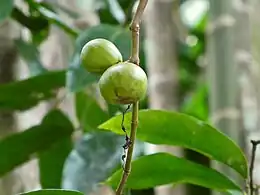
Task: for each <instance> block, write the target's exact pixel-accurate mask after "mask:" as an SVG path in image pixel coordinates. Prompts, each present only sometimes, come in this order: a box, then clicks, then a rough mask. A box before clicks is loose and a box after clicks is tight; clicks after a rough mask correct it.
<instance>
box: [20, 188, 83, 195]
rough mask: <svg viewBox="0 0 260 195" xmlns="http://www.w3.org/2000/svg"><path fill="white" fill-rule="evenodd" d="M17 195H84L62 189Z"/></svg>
mask: <svg viewBox="0 0 260 195" xmlns="http://www.w3.org/2000/svg"><path fill="white" fill-rule="evenodd" d="M19 195H84V194H83V193H81V192H78V191H72V190H63V189H46V190H36V191H31V192H25V193H21V194H19Z"/></svg>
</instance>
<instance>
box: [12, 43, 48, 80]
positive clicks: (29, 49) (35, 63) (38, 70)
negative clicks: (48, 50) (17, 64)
mask: <svg viewBox="0 0 260 195" xmlns="http://www.w3.org/2000/svg"><path fill="white" fill-rule="evenodd" d="M14 43H15V45H16V47H17V49H18V51H19V53H20V55H21V56H22V58H23V59H24V60H25V61H26V62H27V65H28V68H29V70H30V73H31V75H32V76H36V75H39V74H42V73H44V72H46V71H47V70H46V69H45V68H44V67H43V65H42V63H41V61H40V53H39V51H38V48H37V47H35V46H34V45H33V44H30V43H27V42H25V41H23V40H22V39H17V40H15V42H14Z"/></svg>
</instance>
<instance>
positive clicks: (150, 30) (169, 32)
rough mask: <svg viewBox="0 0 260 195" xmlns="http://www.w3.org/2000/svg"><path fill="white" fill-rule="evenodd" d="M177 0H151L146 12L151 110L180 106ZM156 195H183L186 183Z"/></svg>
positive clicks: (153, 148)
mask: <svg viewBox="0 0 260 195" xmlns="http://www.w3.org/2000/svg"><path fill="white" fill-rule="evenodd" d="M173 6H174V0H171V1H170V0H169V1H163V0H150V1H149V3H148V6H147V10H146V13H145V31H146V42H145V43H146V62H147V71H148V79H149V88H148V91H149V104H150V108H152V109H166V110H177V109H178V102H179V101H178V98H177V97H178V66H177V55H176V48H175V47H176V39H177V32H176V26H175V24H174V22H173V13H172V11H173ZM147 150H148V153H154V152H159V151H163V152H169V153H171V154H174V155H177V156H182V155H183V154H182V150H181V149H180V148H177V147H169V146H161V145H160V146H158V145H151V144H149V145H148V147H147ZM155 192H156V194H157V195H183V194H185V189H184V187H183V185H179V186H176V187H175V188H173V187H172V186H171V185H166V186H160V187H158V188H156V189H155Z"/></svg>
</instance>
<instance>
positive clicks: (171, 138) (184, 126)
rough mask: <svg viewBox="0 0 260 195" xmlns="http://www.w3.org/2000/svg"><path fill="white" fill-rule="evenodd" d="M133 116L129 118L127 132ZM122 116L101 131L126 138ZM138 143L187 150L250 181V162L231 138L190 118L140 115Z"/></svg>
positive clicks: (166, 113) (162, 113)
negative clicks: (107, 131)
mask: <svg viewBox="0 0 260 195" xmlns="http://www.w3.org/2000/svg"><path fill="white" fill-rule="evenodd" d="M130 119H131V114H130V113H128V114H126V116H125V126H126V128H127V130H129V129H130V125H131V122H130V121H131V120H130ZM121 120H122V116H121V115H118V116H115V117H113V118H111V119H110V120H108V121H106V122H105V123H103V124H102V125H100V126H99V128H100V129H104V130H109V131H113V132H114V133H117V134H123V133H122V130H121ZM137 137H138V139H140V140H142V141H146V142H150V143H153V144H166V145H174V146H181V147H185V148H188V149H191V150H194V151H197V152H199V153H201V154H204V155H205V156H207V157H209V158H211V159H214V160H217V161H219V162H222V163H224V164H226V165H228V166H230V167H231V168H233V169H234V170H236V171H237V172H238V173H240V174H241V176H243V177H244V178H246V177H247V171H248V168H247V161H246V158H245V156H244V154H243V152H242V151H241V150H240V148H239V147H238V146H237V145H236V144H235V143H234V142H233V141H232V140H231V139H229V138H228V137H227V136H225V135H224V134H223V133H221V132H220V131H218V130H217V129H215V128H213V127H212V126H210V125H209V124H207V123H205V122H203V121H201V120H198V119H196V118H194V117H191V116H189V115H186V114H182V113H176V112H169V111H163V110H141V111H139V124H138V129H137Z"/></svg>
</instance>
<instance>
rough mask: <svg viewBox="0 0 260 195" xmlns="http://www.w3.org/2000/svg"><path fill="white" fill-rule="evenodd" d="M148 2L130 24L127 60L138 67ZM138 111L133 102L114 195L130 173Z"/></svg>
mask: <svg viewBox="0 0 260 195" xmlns="http://www.w3.org/2000/svg"><path fill="white" fill-rule="evenodd" d="M147 2H148V0H140V1H139V4H138V7H137V10H136V13H135V15H134V17H133V20H132V22H131V24H130V30H131V31H132V48H131V56H130V58H129V61H130V62H132V63H134V64H136V65H139V63H140V59H139V47H140V44H139V30H140V22H141V18H142V15H143V12H144V9H145V7H146V5H147ZM138 109H139V102H138V101H137V102H135V103H134V104H133V110H132V123H131V133H130V143H131V145H130V146H129V148H128V151H127V157H126V163H125V167H124V171H123V174H122V178H121V180H120V182H119V184H118V187H117V190H116V195H122V192H123V189H124V185H125V183H126V181H127V178H128V176H129V174H130V171H131V162H132V155H133V150H134V143H135V139H136V129H137V125H138Z"/></svg>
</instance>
